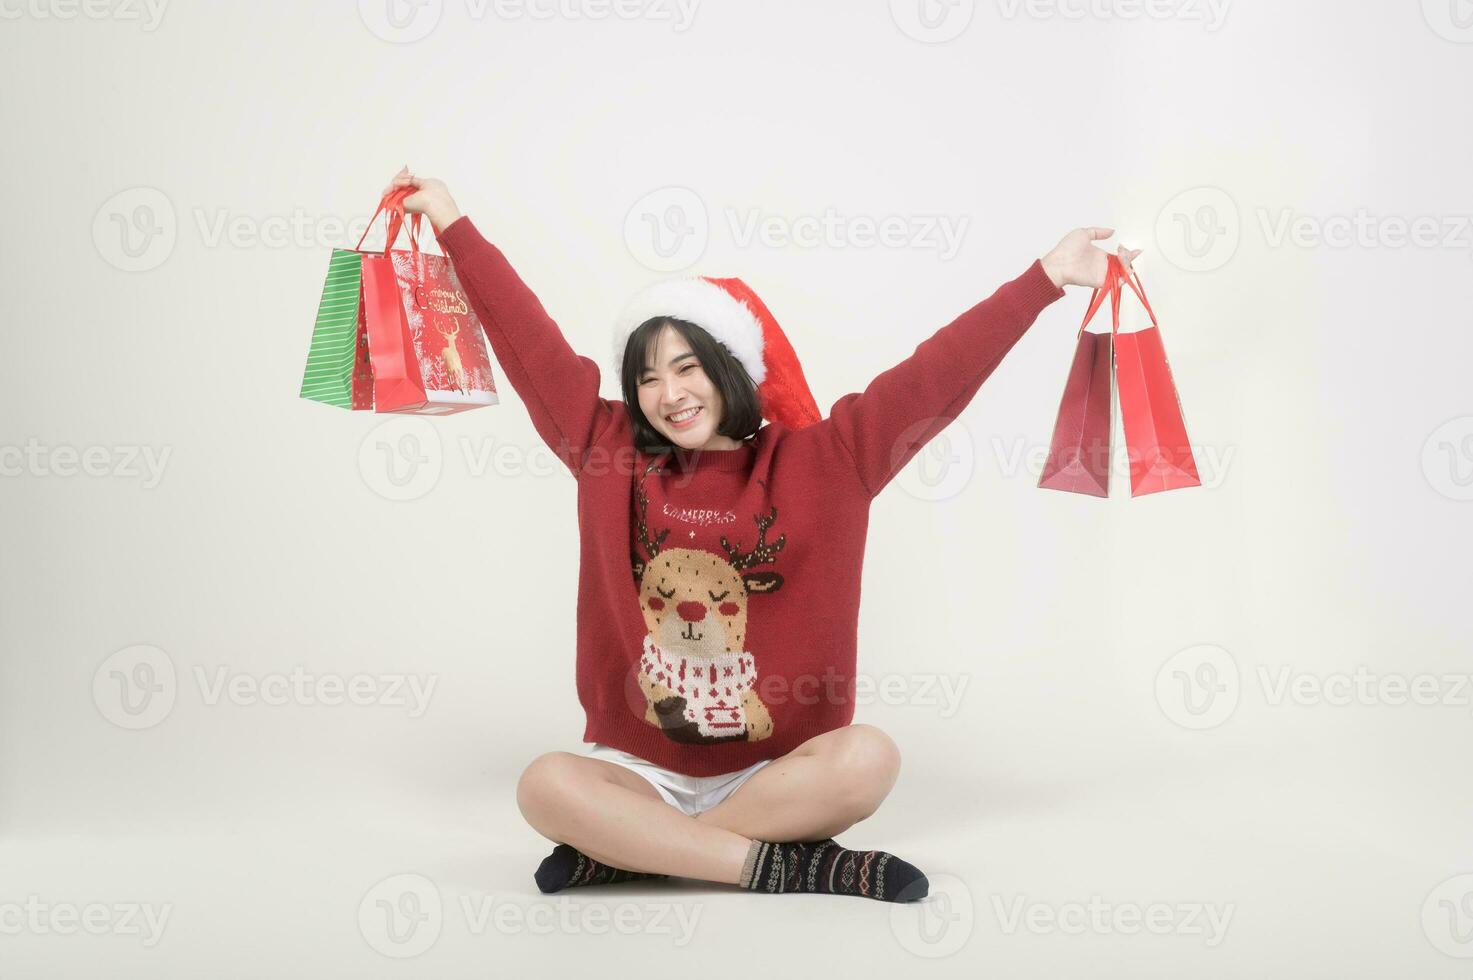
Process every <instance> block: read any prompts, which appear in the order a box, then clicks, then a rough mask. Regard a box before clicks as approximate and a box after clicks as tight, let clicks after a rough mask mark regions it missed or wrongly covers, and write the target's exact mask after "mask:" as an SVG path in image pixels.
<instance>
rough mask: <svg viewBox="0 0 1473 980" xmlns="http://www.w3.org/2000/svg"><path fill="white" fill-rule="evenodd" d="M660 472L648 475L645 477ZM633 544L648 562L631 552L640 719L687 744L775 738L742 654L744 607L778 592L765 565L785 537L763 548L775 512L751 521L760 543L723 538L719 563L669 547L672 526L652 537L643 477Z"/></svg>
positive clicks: (748, 659) (777, 578) (752, 669)
mask: <svg viewBox="0 0 1473 980" xmlns="http://www.w3.org/2000/svg"><path fill="white" fill-rule="evenodd" d="M658 465H659V461H658V460H657V461H656V462H654V463H651V464H650V465H649V466H648V467H646V468H645V471H644V476H647V475H648V474H649V473H650V471H651V470H654V469H655V467H656V466H658ZM636 493H637V501H638V505H639V522H638V531H639V542H640V545H641V546H642V547H643V548H644V550H645V552H646V553H647V554H648V556H649V557H648V558H647V559H642V558H641V557H640V556H639V554H638V553H637V552H636V553H634V554H633V556H632V557H633V563H634V580H635V582H636V583H637V585H638V586H639V607H640V609H641V611H642V612H643V613H644V621H645V625H646V627H647V628H648V632H647V633H646V634H645V637H644V650H643V652H642V655H641V657H640V661H639V686H640V689H641V690H642V691H643V692H644V696H645V701H646V707H645V714H644V720H645V721H646V722H647V723H649V724H650V725H654V726H656V727H658V728H660V729H661V730H662V731H664V733H665V735H666V736H668V737H669V738H670V739H671V740H672V741H675V742H683V743H689V744H711V743H715V742H734V741H751V742H756V741H760V740H762V739H764V738H767V737H768V736H769V735H771V734H772V729H773V725H772V715H771V714H769V713H768V710H767V705H765V704H763V703H762V699H761V698H760V697H759V696H758V695H757V663H756V658H755V657H753V655H752V654H751V653H749V652H748V651H747V650H746V649H745V648H744V642H745V640H746V636H747V603H748V600H749V599H750V598H751V597H752V596H754V595H758V594H770V593H773V592H776V591H777V590H778V589H780V588H782V584H783V577H782V576H781V575H779V574H778V573H777V572H774V571H753V570H752V566H754V565H764V564H771V563H772V562H773V561H774V560H775V559H776V557H777V553H778V552H779V551H781V550H782V547H783V543H784V542H785V540H786V538H787V535H781V536H779V537H778V539H777V540H776V541H774V542H772V543H771V544H768V543H766V538H767V531H768V529H769V528H770V527H771V526H772V524H773V522H774V521H776V520H777V508H776V507H773V508H772V509H771V510H770V511H769V512H768V514H767V516H766V517H763V516H761V515H754V517H753V520H755V521H756V522H757V544H756V546H755V547H754V548H753V549H752V550H751V551H748V552H745V553H743V552H742V551H741V542H740V541H738V542H737V543H736V545H732V544H731V543H729V542H728V541H727V539H726V537H725V536H723V537H722V538H721V547H722V549H723V550H724V551H725V552H726V554H725V555H724V556H722V555H718V554H715V553H714V552H710V551H706V550H704V549H701V548H665V547H663V544H664V541H665V538H666V536H667V535H669V533H670V529H669V528H663V529H661V530H660V532H659V533H658V534H657V535H655V536H654V537H651V536H650V532H649V528H648V519H649V499H648V498H647V497H646V496H645V492H644V479H643V476H641V479H640V481H639V485H638V488H637V490H636Z"/></svg>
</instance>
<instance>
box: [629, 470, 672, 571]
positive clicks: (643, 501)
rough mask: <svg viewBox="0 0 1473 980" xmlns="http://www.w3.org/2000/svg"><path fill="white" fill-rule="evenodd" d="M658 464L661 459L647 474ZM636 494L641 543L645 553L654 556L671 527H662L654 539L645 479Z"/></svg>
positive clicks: (646, 471)
mask: <svg viewBox="0 0 1473 980" xmlns="http://www.w3.org/2000/svg"><path fill="white" fill-rule="evenodd" d="M657 465H659V460H656V461H655V462H653V463H651V464H650V465H649V466H647V467H646V468H645V471H644V472H645V475H648V474H649V471H650V470H652V469H654V468H655V467H656V466H657ZM636 496H637V498H638V500H639V525H638V526H639V543H640V544H641V545H643V546H644V550H645V554H647V555H649V557H650V558H654V557H655V556H656V555H658V554H659V553H660V545H661V544H663V543H664V541H665V537H666V535H668V534H669V533H670V529H669V528H668V527H667V528H663V529H661V531H660V533H659V535H658V536H657V537H655V538H654V539H651V538H650V532H649V529H648V526H647V521H648V519H649V518H648V511H649V507H650V500H649V498H648V497H646V496H645V495H644V480H643V479H641V480H640V482H639V489H638V493H637V494H636Z"/></svg>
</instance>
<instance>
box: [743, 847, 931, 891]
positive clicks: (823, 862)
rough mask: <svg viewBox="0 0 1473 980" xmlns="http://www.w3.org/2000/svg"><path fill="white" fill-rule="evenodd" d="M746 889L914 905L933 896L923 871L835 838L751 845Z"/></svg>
mask: <svg viewBox="0 0 1473 980" xmlns="http://www.w3.org/2000/svg"><path fill="white" fill-rule="evenodd" d="M741 886H742V887H743V888H750V889H751V890H752V891H760V892H772V893H777V892H821V893H823V894H826V895H862V896H863V897H865V898H874V899H878V900H879V901H882V902H911V901H914V900H916V899H918V898H925V897H926V892H927V891H928V890H929V888H930V886H929V883H928V882H927V881H926V876H925V875H923V874H921V871H920V869H919V868H917V867H916V866H915V865H913V864H910V863H908V862H906V861H902V860H900V858H898V857H896V856H895V855H893V854H887V853H885V852H884V851H850V850H847V849H845V848H842V847H840V846H839V845H838V844H837V843H835V842H834V840H833V838H829V839H828V840H822V841H817V842H815V843H812V844H802V843H793V842H789V843H781V844H773V843H769V842H768V841H760V840H754V841H752V847H751V850H749V851H748V852H747V860H746V862H745V863H744V864H743V865H742V878H741Z"/></svg>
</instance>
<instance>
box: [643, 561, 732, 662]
mask: <svg viewBox="0 0 1473 980" xmlns="http://www.w3.org/2000/svg"><path fill="white" fill-rule="evenodd" d="M639 605H640V608H641V609H642V610H643V611H644V621H645V625H646V626H648V627H649V631H650V634H651V635H652V636H653V637H654V638H655V642H656V643H658V644H659V645H660V646H661V647H662V648H664V649H666V650H670V651H673V652H679V653H682V654H687V655H689V654H696V655H706V656H712V657H714V656H716V655H718V654H721V653H737V652H740V651H742V650H743V649H744V646H743V644H744V643H745V642H746V634H747V584H746V583H745V582H744V581H743V579H742V577H741V575H739V574H738V573H737V570H736V569H735V568H733V567H732V566H731V563H730V562H728V561H726V560H725V559H723V558H721V557H719V556H717V555H714V554H712V553H711V552H709V551H698V550H695V549H692V548H672V549H670V550H668V551H661V552H660V553H659V554H658V555H656V556H655V557H654V559H652V560H651V561H650V562H649V563H648V564H647V565H646V566H645V568H644V576H643V578H642V580H641V582H640V590H639Z"/></svg>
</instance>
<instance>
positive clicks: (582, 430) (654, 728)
mask: <svg viewBox="0 0 1473 980" xmlns="http://www.w3.org/2000/svg"><path fill="white" fill-rule="evenodd" d="M439 240H440V244H441V246H442V247H443V249H444V251H445V254H446V255H447V256H449V258H450V261H451V264H452V265H453V266H454V270H455V273H456V275H457V276H458V278H459V280H460V283H461V285H462V286H463V287H464V289H465V291H466V295H467V296H468V298H469V300H470V303H471V305H472V307H473V308H474V309H475V311H476V314H477V315H478V316H479V317H480V319H481V323H482V324H484V325H485V329H486V334H487V336H488V337H489V338H490V341H491V348H492V350H493V352H494V353H495V354H496V359H497V361H498V362H499V363H500V365H501V368H502V370H503V371H504V372H505V374H506V377H507V379H508V380H509V381H510V382H511V384H512V387H514V388H515V389H516V391H517V394H518V395H520V396H521V398H522V401H523V402H525V403H526V406H527V409H528V411H529V412H530V413H531V416H532V424H533V425H534V426H535V427H536V429H537V432H538V433H539V434H540V435H541V436H542V438H543V439H544V440H546V442H547V444H548V445H549V446H551V447H552V449H553V450H554V452H556V453H557V455H558V458H560V459H561V460H562V461H563V463H564V464H566V465H567V467H568V469H569V470H570V471H571V472H572V474H573V476H574V477H575V479H576V480H577V484H578V527H579V530H580V538H581V541H580V545H579V562H580V564H579V569H578V611H577V635H578V661H577V686H578V698H579V700H580V701H581V702H582V704H583V709H584V712H585V713H586V716H587V724H586V727H585V728H584V732H583V740H584V741H585V742H603V743H604V744H606V745H611V746H613V747H614V748H618V749H623V750H624V751H626V752H632V753H633V754H635V755H637V756H640V757H642V758H644V759H648V760H650V761H651V762H654V763H655V764H657V765H660V766H663V767H665V768H667V769H672V770H675V771H676V772H681V773H685V774H687V775H691V776H712V775H717V774H719V773H726V772H731V771H733V770H736V769H741V768H744V767H746V766H749V765H751V764H753V763H754V762H757V761H759V760H761V759H772V758H777V757H778V756H781V755H784V754H786V753H787V752H789V751H791V750H792V749H794V748H796V747H797V746H799V745H801V744H802V743H803V742H804V741H806V740H807V739H809V738H812V737H813V736H815V735H818V734H821V733H823V732H826V731H830V730H832V729H835V728H840V727H843V726H844V725H847V724H849V723H850V722H851V721H852V720H853V717H854V694H855V685H854V671H855V651H856V645H857V644H856V634H857V626H858V621H859V586H860V570H861V567H862V565H863V560H864V545H865V536H866V532H867V529H868V523H869V506H870V501H871V500H872V499H873V498H874V496H875V495H876V494H877V493H879V492H880V490H881V489H882V488H883V487H884V486H885V485H886V484H887V483H889V482H890V480H891V478H893V477H894V476H895V475H896V473H897V472H899V471H900V469H901V468H902V467H903V466H904V465H905V464H906V463H907V462H908V461H909V460H910V459H911V458H912V457H913V456H914V455H915V454H916V453H917V452H919V451H920V449H921V448H922V447H923V446H924V445H925V444H926V443H927V442H928V441H930V439H931V438H932V437H934V436H935V435H937V434H938V433H939V432H940V431H941V430H942V429H944V428H945V427H946V426H947V425H948V424H949V423H950V421H951V420H953V419H955V418H956V416H957V415H958V414H959V413H960V412H961V411H962V409H963V408H965V407H966V405H967V403H968V402H969V401H971V399H972V397H973V396H974V395H975V394H976V393H977V390H978V389H979V388H980V387H981V385H982V382H983V381H985V380H986V379H987V377H988V375H990V374H991V373H992V371H993V369H994V368H996V367H997V365H998V363H999V362H1000V361H1001V360H1002V358H1003V356H1004V355H1005V354H1007V352H1008V351H1009V350H1010V349H1011V348H1012V347H1013V345H1014V344H1015V343H1017V341H1018V339H1019V338H1020V337H1022V335H1023V333H1024V331H1026V330H1027V329H1028V327H1029V326H1030V325H1032V323H1033V321H1034V320H1035V319H1036V318H1037V316H1038V314H1039V312H1040V311H1041V310H1043V308H1044V307H1046V306H1048V305H1049V304H1050V303H1052V302H1053V301H1054V300H1056V299H1058V298H1059V297H1060V296H1062V295H1063V290H1061V289H1059V288H1058V287H1056V286H1055V285H1054V284H1053V282H1052V281H1051V280H1050V279H1049V278H1048V276H1047V274H1045V273H1044V271H1043V266H1042V264H1041V263H1039V262H1034V263H1033V264H1032V265H1031V266H1030V267H1029V268H1028V270H1027V271H1026V272H1024V273H1023V274H1022V275H1020V276H1019V277H1018V278H1016V279H1014V280H1012V281H1011V282H1008V283H1005V284H1004V285H1003V286H1002V287H1001V288H999V289H998V290H997V292H995V293H993V295H992V296H990V297H988V298H987V299H985V300H982V301H981V302H980V303H978V304H977V305H976V306H973V307H972V308H971V309H969V310H967V311H966V312H965V313H963V314H961V315H960V316H959V317H957V318H956V319H955V320H953V321H952V322H951V323H949V324H947V325H946V326H944V327H942V328H941V329H940V330H938V331H937V332H936V333H935V334H934V335H933V336H932V337H930V338H929V339H927V340H925V341H924V342H922V343H921V344H920V345H919V346H917V347H916V349H915V353H913V354H912V355H911V356H910V357H908V358H906V359H905V360H904V361H902V362H900V363H899V364H897V365H896V366H895V367H892V368H890V369H889V370H887V371H885V372H883V373H881V374H880V375H879V376H878V377H876V378H875V379H874V381H872V382H871V383H870V385H869V386H868V387H867V388H866V389H865V390H864V391H863V392H857V393H853V394H848V395H845V396H844V397H842V398H840V399H839V400H838V401H837V402H835V403H834V406H833V408H832V409H831V410H830V412H829V416H828V418H826V419H824V420H823V421H822V422H819V423H816V424H814V425H810V426H807V427H805V428H802V429H798V430H792V429H788V428H786V427H785V426H783V425H782V424H781V423H776V422H771V423H768V424H767V425H764V426H763V427H762V428H761V429H760V430H759V431H758V432H757V434H756V435H755V436H753V437H752V438H751V439H749V440H748V441H747V442H746V443H745V444H744V445H743V446H742V448H740V449H732V450H725V451H718V450H707V451H705V452H695V453H687V452H685V451H683V450H681V451H675V452H672V453H670V454H666V455H662V456H650V455H648V454H645V453H643V452H639V451H637V450H636V449H635V448H634V442H633V430H632V428H631V426H630V422H629V416H628V411H627V409H626V408H625V405H624V403H623V402H622V401H611V400H608V399H605V398H601V397H600V396H599V367H598V365H597V364H596V363H595V362H594V361H592V360H590V359H589V358H587V357H581V356H579V355H578V354H576V353H574V351H573V350H572V348H570V347H569V346H568V343H567V341H566V340H565V339H564V337H563V335H562V332H561V331H560V330H559V329H558V326H557V324H556V323H554V322H553V320H552V318H551V317H549V316H548V315H547V311H546V310H544V309H543V307H542V304H541V303H540V302H539V301H538V299H537V297H536V296H535V295H533V293H532V291H531V290H530V289H529V288H527V286H526V284H525V283H523V282H522V279H521V277H520V276H518V275H517V273H516V271H515V270H514V269H513V268H512V267H511V265H510V263H508V262H507V259H506V256H504V255H503V254H502V252H501V250H500V249H498V248H497V247H496V246H495V245H492V244H491V243H490V242H488V241H486V239H485V238H484V237H482V235H481V233H480V232H479V231H478V230H477V229H476V227H475V226H474V225H473V224H471V221H470V219H469V218H468V217H464V216H462V217H461V218H459V219H457V220H456V221H455V222H453V223H452V224H451V225H450V226H449V227H448V228H446V229H445V231H444V233H443V234H442V235H440V236H439Z"/></svg>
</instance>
